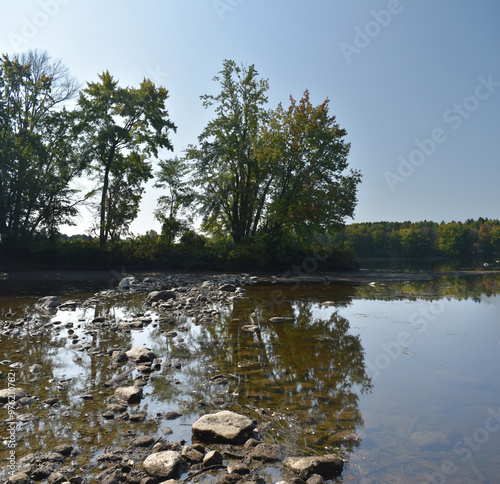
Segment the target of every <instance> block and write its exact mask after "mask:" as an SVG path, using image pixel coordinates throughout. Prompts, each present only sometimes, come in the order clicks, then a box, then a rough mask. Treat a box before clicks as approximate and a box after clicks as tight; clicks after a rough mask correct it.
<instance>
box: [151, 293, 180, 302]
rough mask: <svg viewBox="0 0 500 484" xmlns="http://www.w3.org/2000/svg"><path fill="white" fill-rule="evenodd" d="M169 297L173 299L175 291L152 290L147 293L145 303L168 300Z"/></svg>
mask: <svg viewBox="0 0 500 484" xmlns="http://www.w3.org/2000/svg"><path fill="white" fill-rule="evenodd" d="M169 299H175V292H172V291H153V292H150V293H149V294H148V297H147V299H146V302H147V303H152V302H158V301H168V300H169Z"/></svg>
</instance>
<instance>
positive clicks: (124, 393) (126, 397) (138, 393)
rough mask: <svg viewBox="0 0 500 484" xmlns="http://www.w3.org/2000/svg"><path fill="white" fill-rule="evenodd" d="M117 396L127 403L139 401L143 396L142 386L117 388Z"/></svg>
mask: <svg viewBox="0 0 500 484" xmlns="http://www.w3.org/2000/svg"><path fill="white" fill-rule="evenodd" d="M115 397H116V398H117V399H118V400H123V401H124V402H127V403H139V402H140V401H141V398H142V388H138V387H135V386H129V387H120V388H117V389H116V390H115Z"/></svg>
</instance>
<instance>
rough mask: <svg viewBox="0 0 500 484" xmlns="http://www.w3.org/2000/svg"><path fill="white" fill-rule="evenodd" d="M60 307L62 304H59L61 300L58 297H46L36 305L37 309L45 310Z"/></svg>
mask: <svg viewBox="0 0 500 484" xmlns="http://www.w3.org/2000/svg"><path fill="white" fill-rule="evenodd" d="M60 305H61V303H60V302H59V298H58V297H57V296H45V297H42V298H40V299H39V300H38V302H37V303H36V307H37V308H38V309H44V310H49V309H55V308H57V307H58V306H60Z"/></svg>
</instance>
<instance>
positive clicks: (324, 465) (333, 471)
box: [283, 454, 344, 480]
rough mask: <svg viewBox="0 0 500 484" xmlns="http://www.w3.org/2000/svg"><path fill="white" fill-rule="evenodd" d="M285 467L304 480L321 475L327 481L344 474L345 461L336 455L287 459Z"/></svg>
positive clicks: (284, 463)
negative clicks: (314, 475)
mask: <svg viewBox="0 0 500 484" xmlns="http://www.w3.org/2000/svg"><path fill="white" fill-rule="evenodd" d="M283 467H285V468H286V469H288V470H290V471H292V472H294V473H295V474H297V475H298V476H299V477H300V478H302V479H307V478H308V477H309V476H312V475H313V474H319V475H320V476H322V477H324V478H325V479H327V480H328V479H333V478H335V477H338V476H340V475H341V474H342V470H343V468H344V461H343V460H342V459H341V458H340V457H339V456H338V455H334V454H327V455H323V456H313V457H287V458H286V459H285V460H284V462H283Z"/></svg>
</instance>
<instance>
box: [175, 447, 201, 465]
mask: <svg viewBox="0 0 500 484" xmlns="http://www.w3.org/2000/svg"><path fill="white" fill-rule="evenodd" d="M200 447H201V449H203V447H202V446H199V445H197V444H194V445H187V446H186V447H184V448H183V449H182V453H181V455H182V457H184V459H185V460H187V461H188V462H201V461H202V460H203V457H204V456H205V452H204V451H203V452H202V451H201V450H200Z"/></svg>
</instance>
